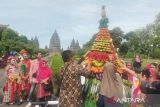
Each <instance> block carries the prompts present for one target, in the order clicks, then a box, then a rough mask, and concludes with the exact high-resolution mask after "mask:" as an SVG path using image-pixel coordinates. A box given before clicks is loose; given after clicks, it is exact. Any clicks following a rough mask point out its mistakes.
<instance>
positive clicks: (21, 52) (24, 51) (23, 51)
mask: <svg viewBox="0 0 160 107" xmlns="http://www.w3.org/2000/svg"><path fill="white" fill-rule="evenodd" d="M25 53H26V54H28V52H27V51H26V50H25V49H22V50H21V51H20V54H21V55H23V54H25Z"/></svg>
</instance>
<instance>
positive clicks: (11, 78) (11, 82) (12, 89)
mask: <svg viewBox="0 0 160 107" xmlns="http://www.w3.org/2000/svg"><path fill="white" fill-rule="evenodd" d="M6 77H7V81H6V83H5V85H4V88H3V91H4V97H3V102H5V103H9V102H14V100H15V93H16V91H18V86H19V84H18V79H19V73H18V72H17V68H16V67H15V66H13V65H8V66H7V67H6Z"/></svg>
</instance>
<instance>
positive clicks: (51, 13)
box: [0, 0, 160, 49]
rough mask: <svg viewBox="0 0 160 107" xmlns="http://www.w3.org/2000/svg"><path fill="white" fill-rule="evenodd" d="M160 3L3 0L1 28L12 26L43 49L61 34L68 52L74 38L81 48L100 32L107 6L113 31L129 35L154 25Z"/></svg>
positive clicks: (146, 0)
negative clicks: (55, 35) (102, 17)
mask: <svg viewBox="0 0 160 107" xmlns="http://www.w3.org/2000/svg"><path fill="white" fill-rule="evenodd" d="M159 4H160V0H0V24H9V25H10V28H13V29H14V30H16V31H17V32H19V33H20V34H24V35H26V36H27V37H28V39H31V37H34V36H37V37H38V38H39V42H40V47H42V48H43V47H44V46H45V45H49V40H50V38H51V36H52V34H53V32H54V31H55V29H56V30H57V32H58V34H59V36H60V40H61V45H62V47H63V48H64V49H65V48H67V47H68V46H69V45H70V42H71V40H72V39H73V38H74V39H76V40H79V42H80V45H81V46H82V44H84V43H86V42H87V41H89V39H90V38H91V37H92V35H93V34H94V33H96V32H97V31H98V26H99V23H98V21H99V20H100V18H101V16H100V13H101V6H102V5H105V6H106V11H107V15H108V18H109V29H112V28H114V27H120V28H121V29H122V30H123V31H124V32H125V33H126V32H129V31H132V30H135V29H138V28H141V27H144V26H145V25H146V24H149V23H152V22H153V21H154V19H155V17H156V15H157V14H158V13H159V12H160V6H159Z"/></svg>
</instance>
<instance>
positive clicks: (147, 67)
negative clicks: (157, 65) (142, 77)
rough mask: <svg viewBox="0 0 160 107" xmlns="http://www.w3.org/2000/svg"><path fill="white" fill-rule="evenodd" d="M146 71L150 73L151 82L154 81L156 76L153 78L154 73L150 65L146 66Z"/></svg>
mask: <svg viewBox="0 0 160 107" xmlns="http://www.w3.org/2000/svg"><path fill="white" fill-rule="evenodd" d="M146 69H149V71H150V73H151V76H152V77H151V78H152V79H153V80H156V76H155V73H154V71H153V69H152V68H151V64H148V65H147V66H146Z"/></svg>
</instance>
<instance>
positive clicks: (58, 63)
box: [51, 54, 63, 78]
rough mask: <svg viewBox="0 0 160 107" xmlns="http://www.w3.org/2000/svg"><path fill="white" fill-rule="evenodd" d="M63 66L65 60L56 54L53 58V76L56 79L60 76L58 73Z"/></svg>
mask: <svg viewBox="0 0 160 107" xmlns="http://www.w3.org/2000/svg"><path fill="white" fill-rule="evenodd" d="M62 65H63V60H62V57H61V56H60V55H58V54H55V55H54V56H52V58H51V68H52V71H53V75H54V77H55V78H56V77H57V75H58V71H59V69H60V68H61V66H62Z"/></svg>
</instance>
